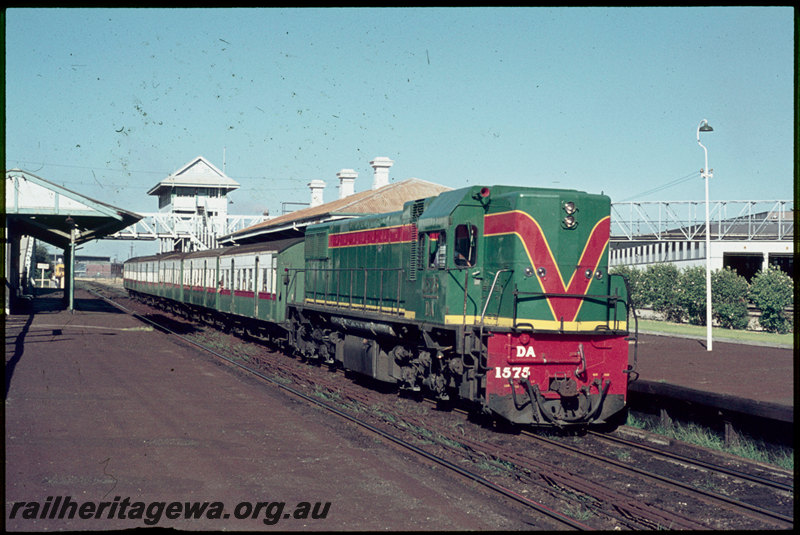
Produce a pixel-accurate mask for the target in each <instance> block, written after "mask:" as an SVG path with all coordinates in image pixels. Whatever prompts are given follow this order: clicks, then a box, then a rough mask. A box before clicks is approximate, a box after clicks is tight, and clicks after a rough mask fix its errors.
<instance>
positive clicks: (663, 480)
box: [522, 431, 794, 526]
mask: <svg viewBox="0 0 800 535" xmlns="http://www.w3.org/2000/svg"><path fill="white" fill-rule="evenodd" d="M522 433H523V434H524V435H526V436H529V437H531V438H533V439H535V440H538V441H540V442H544V443H546V444H549V445H551V446H554V447H556V448H560V449H565V450H567V451H570V452H572V453H577V454H578V455H582V456H584V457H589V458H591V459H595V460H599V461H603V462H605V463H608V464H610V465H612V466H616V467H618V468H621V469H623V470H626V471H629V472H633V473H635V474H637V475H641V476H644V477H648V478H651V479H655V480H656V481H660V482H661V483H665V484H667V485H669V486H673V487H678V488H681V489H684V490H688V491H690V492H693V493H695V494H699V495H701V496H705V497H707V498H711V499H714V500H718V501H721V502H724V503H727V504H729V505H733V506H734V507H738V508H740V509H744V510H748V511H752V512H754V513H758V514H760V515H762V516H765V517H768V518H773V519H775V520H779V521H781V522H785V523H788V524H789V525H791V526H793V525H794V517H793V516H787V515H784V514H781V513H778V512H775V511H770V510H768V509H764V508H763V507H759V506H757V505H752V504H749V503H745V502H742V501H739V500H736V499H734V498H729V497H727V496H723V495H722V494H718V493H716V492H711V491H705V490H702V489H698V488H696V487H693V486H691V485H688V484H686V483H681V482H679V481H675V480H674V479H670V478H668V477H664V476H661V475H659V474H654V473H652V472H648V471H646V470H642V469H640V468H636V467H634V466H629V465H627V464H625V463H623V462H620V461H616V460H614V459H609V458H608V457H604V456H602V455H594V454H592V453H588V452H585V451H582V450H580V449H578V448H575V447H572V446H569V445H567V444H560V443H558V442H556V441H554V440H550V439H547V438H544V437H541V436H538V435H536V434H534V433H531V432H530V431H522Z"/></svg>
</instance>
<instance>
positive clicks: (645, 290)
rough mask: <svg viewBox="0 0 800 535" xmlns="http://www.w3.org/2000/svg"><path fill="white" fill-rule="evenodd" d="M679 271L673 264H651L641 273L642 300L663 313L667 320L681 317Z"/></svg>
mask: <svg viewBox="0 0 800 535" xmlns="http://www.w3.org/2000/svg"><path fill="white" fill-rule="evenodd" d="M679 278H680V273H679V272H678V268H677V267H676V266H675V264H652V265H650V266H648V267H647V269H646V270H645V272H644V274H643V275H642V281H641V283H642V300H643V301H644V303H645V304H649V305H650V306H651V307H652V308H653V310H655V311H656V312H660V313H662V314H664V317H665V319H666V320H667V321H675V322H680V321H681V319H682V318H683V314H682V312H681V307H680V304H679V296H680V293H681V292H680V287H679V285H678V280H679Z"/></svg>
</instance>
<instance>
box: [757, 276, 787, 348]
mask: <svg viewBox="0 0 800 535" xmlns="http://www.w3.org/2000/svg"><path fill="white" fill-rule="evenodd" d="M793 289H794V285H793V283H792V279H791V277H789V276H788V275H786V274H785V273H783V272H782V271H781V270H780V269H778V268H775V267H772V266H769V267H768V268H767V270H766V271H763V270H762V271H759V272H758V273H756V276H755V277H753V282H752V284H751V285H750V300H751V301H752V302H753V304H754V305H756V306H757V307H758V308H759V309H761V318H759V320H758V322H759V324H761V327H762V328H763V329H764V330H765V331H768V332H776V333H780V334H785V333H787V332H789V331H790V330H791V328H792V324H791V321H789V319H788V318H787V317H786V314H784V311H783V309H784V308H785V307H787V306H789V305H791V304H792V303H793V302H794V295H793Z"/></svg>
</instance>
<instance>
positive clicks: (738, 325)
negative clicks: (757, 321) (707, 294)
mask: <svg viewBox="0 0 800 535" xmlns="http://www.w3.org/2000/svg"><path fill="white" fill-rule="evenodd" d="M749 290H750V285H749V284H747V279H745V278H744V277H742V276H740V275H739V274H737V273H736V272H735V271H733V270H731V269H730V268H729V267H726V268H725V269H722V270H717V271H714V272H713V273H712V274H711V296H712V297H711V303H712V305H711V311H712V313H713V314H714V318H715V319H716V320H717V322H718V323H719V324H720V326H722V327H726V328H728V329H746V328H747V324H748V323H749V322H750V318H749V317H748V315H747V295H748V292H749Z"/></svg>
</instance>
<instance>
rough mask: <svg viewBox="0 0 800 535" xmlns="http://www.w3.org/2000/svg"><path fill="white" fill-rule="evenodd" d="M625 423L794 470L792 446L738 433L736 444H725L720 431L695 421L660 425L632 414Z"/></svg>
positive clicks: (689, 442) (655, 421)
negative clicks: (716, 431) (783, 446)
mask: <svg viewBox="0 0 800 535" xmlns="http://www.w3.org/2000/svg"><path fill="white" fill-rule="evenodd" d="M627 425H629V426H631V427H635V428H638V429H644V430H646V431H652V432H653V433H658V434H659V435H663V436H666V437H669V438H673V439H675V440H680V441H681V442H686V443H688V444H695V445H698V446H701V447H704V448H707V449H710V450H717V451H723V452H726V453H730V454H732V455H737V456H739V457H743V458H745V459H751V460H753V461H758V462H762V463H767V464H771V465H774V466H777V467H779V468H783V469H785V470H794V448H777V447H774V446H768V445H767V444H765V443H764V442H763V441H760V440H758V439H752V438H748V437H745V436H740V437H739V440H738V441H737V443H736V444H734V445H731V446H728V445H726V444H725V439H724V438H723V437H721V436H720V435H719V434H717V433H714V432H713V431H711V430H709V429H707V428H705V427H702V426H699V425H697V424H694V423H688V424H683V423H680V422H673V425H671V426H663V425H661V424H660V423H658V420H657V419H655V418H653V419H650V418H644V419H640V418H637V417H636V416H634V415H633V414H629V415H628V421H627Z"/></svg>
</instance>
